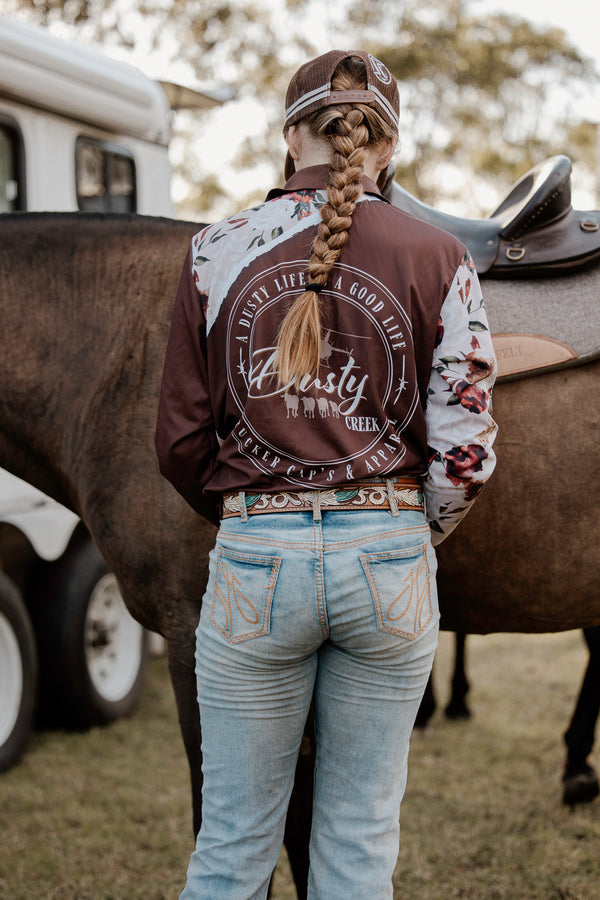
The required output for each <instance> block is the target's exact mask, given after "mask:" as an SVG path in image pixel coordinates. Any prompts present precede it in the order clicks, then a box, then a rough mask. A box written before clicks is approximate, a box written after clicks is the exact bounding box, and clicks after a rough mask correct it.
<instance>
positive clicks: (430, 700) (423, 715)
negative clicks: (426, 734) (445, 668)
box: [414, 669, 436, 729]
mask: <svg viewBox="0 0 600 900" xmlns="http://www.w3.org/2000/svg"><path fill="white" fill-rule="evenodd" d="M435 707H436V700H435V690H434V687H433V669H432V670H431V673H430V675H429V678H428V679H427V684H426V685H425V693H424V694H423V698H422V700H421V705H420V706H419V711H418V712H417V718H416V719H415V726H414V727H415V728H419V729H423V728H426V727H427V724H428V723H429V720H430V719H431V717H432V715H433V714H434V712H435Z"/></svg>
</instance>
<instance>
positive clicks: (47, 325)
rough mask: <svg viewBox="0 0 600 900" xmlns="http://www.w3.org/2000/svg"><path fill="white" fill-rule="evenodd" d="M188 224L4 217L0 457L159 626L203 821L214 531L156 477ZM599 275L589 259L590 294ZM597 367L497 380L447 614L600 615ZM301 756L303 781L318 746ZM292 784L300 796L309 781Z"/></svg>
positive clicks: (445, 563) (515, 619) (548, 622)
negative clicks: (203, 675) (78, 526)
mask: <svg viewBox="0 0 600 900" xmlns="http://www.w3.org/2000/svg"><path fill="white" fill-rule="evenodd" d="M197 227H198V226H196V225H193V224H190V223H178V222H174V221H170V220H160V219H145V218H143V217H124V216H121V217H111V216H104V217H96V216H82V215H81V214H71V215H69V214H17V215H8V216H2V217H0V310H1V321H2V328H3V333H4V346H3V354H2V356H1V357H0V465H1V466H2V467H4V468H6V469H8V470H9V471H10V472H12V473H13V474H15V475H18V476H19V477H21V478H24V479H25V480H27V481H29V482H30V483H31V484H33V485H34V486H36V487H38V488H40V489H41V490H43V491H44V492H45V493H47V494H49V495H50V496H52V497H54V498H55V499H56V500H58V501H59V502H61V503H63V504H64V505H65V506H67V507H69V508H71V509H72V510H74V511H75V512H76V513H77V514H78V515H79V516H80V517H81V519H82V520H83V522H84V523H85V525H86V526H87V528H88V530H89V532H90V534H91V535H92V537H93V539H94V541H95V542H96V544H97V546H98V548H99V550H100V552H101V553H102V555H103V556H104V558H105V560H106V562H107V564H108V565H109V566H110V568H111V569H112V570H113V572H114V573H115V575H116V577H117V579H118V581H119V584H120V587H121V591H122V594H123V598H124V600H125V603H126V605H127V606H128V608H129V610H130V611H131V613H132V615H133V616H134V617H135V618H136V619H138V620H139V621H140V622H141V623H142V624H143V625H145V626H146V627H148V628H150V629H152V630H153V631H157V632H159V633H160V634H162V635H164V637H165V638H166V641H167V653H168V660H169V669H170V675H171V679H172V683H173V688H174V692H175V697H176V701H177V705H178V711H179V719H180V724H181V729H182V735H183V738H184V743H185V746H186V751H187V754H188V758H189V761H190V770H191V775H192V793H193V802H194V826H195V828H196V830H197V829H198V827H199V823H200V812H201V808H200V803H201V797H200V787H201V773H200V764H199V760H200V725H199V717H198V708H197V703H196V685H195V675H194V632H195V627H196V624H197V621H198V615H199V609H200V603H201V598H202V595H203V592H204V587H205V584H206V578H207V561H208V552H209V550H210V548H211V547H212V545H213V543H214V536H215V529H214V528H213V526H212V525H210V524H209V523H208V522H206V521H204V520H203V519H201V518H200V517H199V516H197V515H196V514H195V513H194V512H193V511H192V510H191V509H190V508H189V507H188V506H187V504H186V503H185V502H184V501H183V500H182V499H181V498H180V497H179V496H178V495H177V494H176V492H175V491H174V490H173V488H172V487H171V486H170V485H169V484H168V483H167V482H166V481H165V480H164V479H163V478H161V476H160V474H159V472H158V466H157V463H156V460H155V455H154V444H153V435H154V426H155V417H156V406H157V398H158V392H159V382H160V377H161V371H162V361H163V355H164V349H165V345H166V339H167V333H168V327H169V320H170V316H171V310H172V305H173V300H174V296H175V291H176V285H177V278H178V275H179V271H180V268H181V265H182V263H183V261H184V258H185V254H186V252H187V248H188V245H189V241H190V238H191V236H192V234H193V233H194V231H195V230H197ZM573 277H577V276H573ZM599 279H600V269H599V270H598V272H597V273H596V282H595V285H594V290H595V294H596V296H597V294H598V287H599V286H600V285H599ZM523 291H524V298H525V297H526V295H527V293H528V291H529V292H531V291H535V287H531V286H530V287H527V283H524V288H523ZM599 365H600V362H590V363H589V364H586V365H582V366H578V367H576V368H572V369H565V370H558V371H553V372H547V373H545V374H543V375H540V376H538V377H536V378H531V379H525V380H521V381H515V382H510V383H506V384H502V385H501V386H500V389H499V390H497V394H496V396H495V416H496V418H497V420H498V422H499V425H500V437H499V438H498V445H497V446H498V468H497V472H496V473H495V474H494V476H493V478H492V480H491V483H490V485H489V486H488V487H487V488H486V490H485V491H484V492H483V494H482V496H481V498H480V499H479V500H478V502H477V503H476V504H475V508H474V510H473V511H472V512H471V513H470V515H469V517H468V518H467V519H466V521H465V523H464V524H463V525H462V526H461V527H460V528H459V529H458V530H457V531H456V532H455V533H454V534H453V535H451V536H450V537H449V538H448V539H447V541H446V542H444V544H442V546H441V547H440V548H439V563H440V565H439V583H440V601H441V606H442V627H444V628H446V629H452V630H461V631H465V632H470V633H486V632H490V631H557V630H562V629H568V628H576V627H582V626H588V625H594V624H600V596H599V594H598V591H597V588H596V584H597V581H598V563H599V561H600V558H599V555H598V534H599V525H600V521H599V516H600V503H599V502H598V500H599V499H600V498H599V497H598V491H599V489H600V480H599V479H598V478H597V475H596V468H595V458H596V454H595V450H596V433H597V431H598V427H599V423H600V408H599V404H600V401H599V399H598V391H597V389H596V388H597V382H598V378H599V373H598V366H599ZM319 411H320V410H319ZM292 413H293V414H295V415H297V410H295V411H294V410H292ZM565 422H566V427H565V424H564V423H565ZM299 764H300V766H302V767H303V769H304V775H303V778H304V782H303V783H304V784H305V785H306V784H307V783H308V782H309V781H310V777H311V773H312V760H310V759H307V758H306V757H304V758H303V757H301V759H300V763H299ZM295 794H297V795H298V796H299V800H300V803H305V804H306V803H309V804H310V799H309V797H310V792H309V791H308V790H305V791H303V790H301V789H300V790H298V791H297V792H295ZM293 807H294V803H292V811H293ZM308 821H309V820H307V813H306V812H305V813H302V812H301V813H300V816H299V818H298V819H297V820H296V824H294V822H293V821H292V820H290V819H289V820H288V831H287V832H286V835H287V839H286V846H287V849H288V854H289V856H290V862H291V864H292V869H293V870H294V874H295V880H296V883H297V885H298V887H299V893H300V894H302V886H301V885H302V883H304V884H305V876H306V840H307V837H308ZM294 829H296V830H294Z"/></svg>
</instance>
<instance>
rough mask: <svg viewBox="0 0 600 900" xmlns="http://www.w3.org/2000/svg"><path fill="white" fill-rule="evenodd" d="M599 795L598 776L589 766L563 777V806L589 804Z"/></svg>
mask: <svg viewBox="0 0 600 900" xmlns="http://www.w3.org/2000/svg"><path fill="white" fill-rule="evenodd" d="M599 793H600V785H599V784H598V776H597V775H596V772H595V771H594V769H593V768H592V767H591V766H586V767H585V770H584V771H581V772H578V773H577V774H574V775H565V776H564V777H563V798H562V802H563V803H564V804H565V806H576V805H577V804H578V803H589V802H590V801H591V800H593V799H594V797H597V796H598V794H599Z"/></svg>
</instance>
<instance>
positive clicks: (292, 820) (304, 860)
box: [283, 706, 316, 900]
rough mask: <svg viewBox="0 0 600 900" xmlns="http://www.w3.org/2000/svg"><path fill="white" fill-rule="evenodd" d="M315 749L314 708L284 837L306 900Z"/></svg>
mask: <svg viewBox="0 0 600 900" xmlns="http://www.w3.org/2000/svg"><path fill="white" fill-rule="evenodd" d="M315 749H316V738H315V721H314V708H313V707H312V706H311V708H310V713H309V715H308V720H307V722H306V725H305V728H304V737H303V738H302V744H301V746H300V755H299V756H298V762H297V765H296V776H295V779H294V787H293V789H292V795H291V797H290V805H289V808H288V813H287V818H286V822H285V832H284V836H283V843H284V844H285V849H286V850H287V855H288V859H289V861H290V869H291V870H292V876H293V878H294V884H295V885H296V891H297V893H298V900H305V898H306V894H307V888H308V865H309V860H308V845H309V841H310V825H311V821H312V805H313V784H314V774H315Z"/></svg>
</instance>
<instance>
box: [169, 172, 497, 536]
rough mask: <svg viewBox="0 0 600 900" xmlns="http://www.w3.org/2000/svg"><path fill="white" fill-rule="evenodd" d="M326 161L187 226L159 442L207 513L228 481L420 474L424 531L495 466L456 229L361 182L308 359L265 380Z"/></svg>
mask: <svg viewBox="0 0 600 900" xmlns="http://www.w3.org/2000/svg"><path fill="white" fill-rule="evenodd" d="M326 175H327V168H326V167H324V166H315V167H310V168H307V169H302V170H300V171H299V172H297V173H296V174H295V175H294V176H293V177H292V178H291V179H290V181H289V182H288V183H287V184H286V186H285V188H283V189H282V190H275V191H272V192H271V193H270V194H269V196H268V198H267V200H266V202H265V203H263V204H261V205H259V206H257V207H255V208H253V209H250V210H247V211H245V212H243V213H240V214H238V215H234V216H231V217H230V218H228V219H225V220H224V221H222V222H218V223H216V224H214V225H210V226H208V227H206V228H204V229H203V230H202V231H201V232H199V233H198V234H197V235H196V236H195V237H194V239H193V241H192V245H191V247H190V250H189V254H188V258H187V261H186V263H185V265H184V267H183V271H182V273H181V279H180V283H179V288H178V292H177V297H176V300H175V309H174V313H173V319H172V323H171V331H170V335H169V341H168V346H167V353H166V359H165V366H164V372H163V381H162V388H161V397H160V405H159V414H158V423H157V429H156V448H157V453H158V458H159V463H160V468H161V471H162V473H163V474H164V475H165V476H166V477H167V478H168V479H169V480H170V481H171V482H172V483H173V485H174V486H175V487H176V488H177V490H178V491H179V492H180V493H181V494H182V495H183V496H184V497H185V498H186V500H187V501H188V502H189V503H190V504H191V505H192V506H193V507H194V509H196V510H197V511H198V512H200V513H201V514H203V515H206V516H207V517H209V518H212V519H213V520H215V519H216V517H217V516H216V508H217V501H218V499H219V497H220V495H222V494H223V493H225V492H231V491H242V490H243V491H250V492H254V493H255V492H278V491H289V490H322V489H331V488H335V487H336V486H340V485H343V484H345V483H347V482H349V481H357V480H361V479H365V478H374V477H378V476H381V477H389V476H392V475H411V476H419V477H422V478H423V484H424V492H425V502H426V511H427V517H428V521H429V523H430V526H431V529H432V532H433V539H434V543H439V541H440V540H442V539H443V537H444V536H445V535H446V534H448V533H449V532H450V531H451V530H452V529H453V528H454V527H455V526H456V525H457V524H458V522H459V521H460V520H461V518H462V517H463V516H464V514H465V513H466V511H467V510H468V508H469V506H470V504H471V503H472V502H473V500H474V498H475V496H476V495H477V493H478V491H479V490H480V489H481V486H482V485H483V484H484V483H485V481H486V480H487V478H488V477H489V476H490V474H491V473H492V471H493V468H494V464H495V457H494V452H493V450H492V444H493V441H494V437H495V434H496V425H495V423H494V421H493V419H492V416H491V389H492V385H493V382H494V377H495V357H494V351H493V348H492V342H491V337H490V333H489V329H488V324H487V319H486V314H485V310H484V306H483V299H482V295H481V289H480V286H479V281H478V278H477V274H476V272H475V269H474V266H473V263H472V261H471V258H470V256H469V254H468V251H467V250H466V248H465V247H464V246H463V245H462V244H461V243H460V242H459V241H457V240H456V239H455V238H454V237H452V236H451V235H449V234H447V233H446V232H444V231H441V230H439V229H437V228H434V227H433V226H431V225H428V224H426V223H424V222H422V221H420V220H418V219H415V218H414V217H412V216H410V215H408V214H406V213H404V212H402V211H401V210H399V209H396V208H395V207H393V206H391V205H390V204H388V203H387V202H386V201H385V200H384V199H383V198H382V197H381V194H380V193H379V191H378V189H377V187H376V185H375V184H374V183H373V182H372V181H370V180H369V179H368V178H365V179H364V182H363V186H364V194H363V196H362V197H361V199H360V200H359V202H358V204H357V208H356V210H355V212H354V215H353V223H352V227H351V229H350V231H349V240H348V243H347V245H346V246H345V247H344V250H343V251H342V254H341V256H340V259H339V261H338V263H337V264H336V265H335V267H334V269H333V270H332V272H331V275H330V277H329V280H328V283H327V286H326V288H325V289H324V290H323V291H322V292H321V294H320V299H321V307H322V318H323V333H322V351H321V360H320V365H319V370H318V372H317V373H316V374H315V375H312V376H306V377H305V378H304V379H303V380H302V381H301V383H300V385H299V387H298V389H297V390H296V389H295V388H294V387H293V385H291V384H290V385H283V386H282V387H278V385H277V379H276V378H275V377H274V376H275V375H276V371H275V369H274V359H275V345H276V336H277V332H278V329H279V326H280V324H281V321H282V319H283V316H284V315H285V312H286V311H287V309H288V308H289V306H290V304H291V303H292V302H293V300H294V299H295V298H296V297H297V296H299V294H301V293H302V291H303V288H304V285H305V283H306V268H307V261H308V258H309V256H310V247H311V243H312V240H313V237H314V235H315V231H316V228H317V226H318V223H319V221H320V216H319V210H320V208H321V206H322V205H323V204H324V203H325V202H326V199H327V195H326V191H325V178H326Z"/></svg>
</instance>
